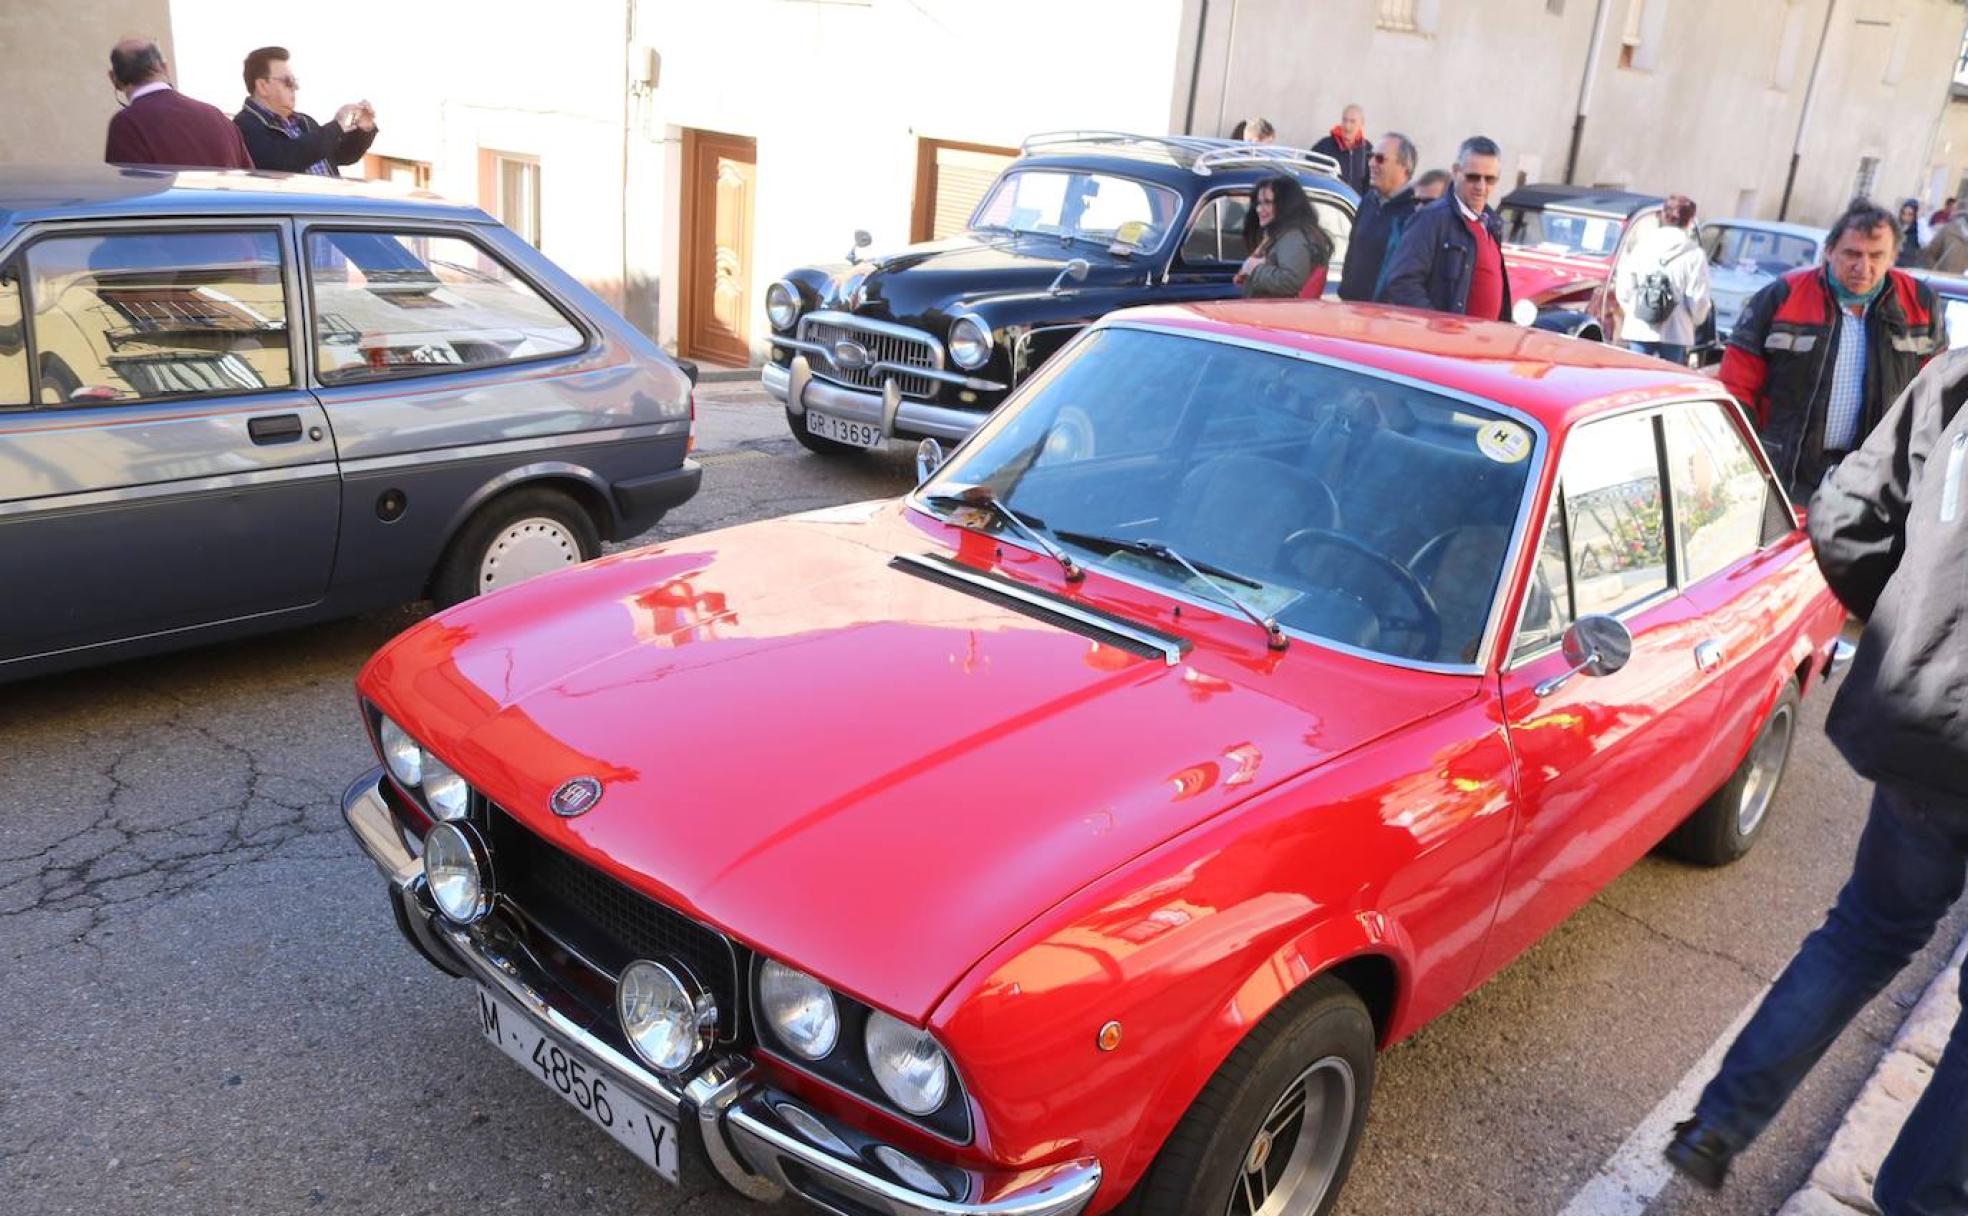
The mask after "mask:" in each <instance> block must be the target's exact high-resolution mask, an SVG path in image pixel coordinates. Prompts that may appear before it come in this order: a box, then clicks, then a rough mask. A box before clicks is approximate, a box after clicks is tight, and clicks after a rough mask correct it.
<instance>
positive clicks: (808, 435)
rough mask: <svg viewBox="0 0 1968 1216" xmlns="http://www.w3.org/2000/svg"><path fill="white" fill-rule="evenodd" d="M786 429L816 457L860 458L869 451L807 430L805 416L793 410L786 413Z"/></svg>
mask: <svg viewBox="0 0 1968 1216" xmlns="http://www.w3.org/2000/svg"><path fill="white" fill-rule="evenodd" d="M786 429H788V430H790V431H792V433H793V438H795V439H797V440H799V442H800V446H801V447H803V448H805V449H806V450H807V451H809V452H812V453H815V454H816V455H820V456H858V455H860V454H861V453H863V452H865V451H867V449H866V448H857V447H855V446H854V445H853V444H851V443H842V442H841V441H840V440H838V439H829V438H827V437H826V436H824V435H816V434H814V433H813V432H812V431H809V430H807V429H806V418H805V416H804V415H799V414H795V413H793V412H792V411H791V410H787V411H786Z"/></svg>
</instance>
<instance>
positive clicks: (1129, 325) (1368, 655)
mask: <svg viewBox="0 0 1968 1216" xmlns="http://www.w3.org/2000/svg"><path fill="white" fill-rule="evenodd" d="M1109 329H1132V330H1140V331H1142V332H1145V333H1157V334H1163V335H1167V336H1170V337H1176V338H1191V339H1195V340H1198V341H1204V342H1217V343H1220V344H1222V345H1225V346H1237V347H1243V348H1245V349H1247V350H1256V351H1263V352H1265V353H1267V354H1274V355H1284V356H1286V357H1288V358H1292V359H1297V360H1299V361H1300V362H1304V363H1311V364H1316V365H1317V366H1320V367H1330V368H1335V369H1337V370H1340V371H1346V372H1353V373H1355V374H1358V375H1362V376H1367V377H1370V378H1372V379H1376V380H1382V381H1385V382H1387V383H1389V384H1398V385H1401V386H1403V387H1406V388H1412V389H1416V390H1418V391H1420V392H1425V393H1430V394H1433V395H1435V396H1438V397H1444V398H1447V399H1449V400H1452V401H1461V402H1463V403H1465V404H1468V405H1474V406H1477V407H1479V408H1481V409H1484V410H1487V411H1489V412H1491V413H1493V414H1496V415H1498V416H1500V417H1504V418H1508V419H1510V420H1511V421H1513V422H1517V423H1520V424H1522V425H1523V426H1524V427H1525V429H1527V430H1528V431H1530V433H1531V436H1532V438H1533V439H1534V440H1535V443H1534V446H1533V447H1532V449H1531V454H1530V455H1529V456H1527V457H1526V458H1525V459H1526V461H1528V462H1531V463H1532V465H1533V471H1532V472H1531V473H1529V474H1527V475H1526V476H1525V478H1524V486H1523V488H1522V489H1521V490H1520V491H1518V501H1517V512H1516V515H1515V516H1514V523H1513V525H1512V527H1513V529H1514V531H1513V532H1512V534H1511V538H1510V547H1509V549H1508V550H1507V551H1506V552H1505V553H1504V558H1503V562H1502V564H1501V565H1500V567H1499V572H1498V575H1497V585H1496V588H1495V589H1494V590H1493V591H1492V592H1491V593H1490V609H1489V612H1488V613H1487V614H1486V615H1485V617H1484V625H1483V634H1482V637H1481V639H1480V640H1479V641H1478V642H1477V646H1476V658H1475V660H1474V661H1473V662H1469V663H1430V662H1425V661H1423V660H1420V659H1407V658H1401V657H1399V656H1397V655H1390V654H1381V653H1379V652H1377V651H1371V650H1363V649H1361V648H1360V647H1357V646H1351V645H1348V644H1347V643H1345V642H1340V641H1336V640H1334V639H1332V638H1325V637H1320V636H1319V635H1317V634H1313V633H1307V632H1306V631H1304V630H1302V629H1294V628H1290V627H1286V628H1285V631H1284V632H1285V636H1287V637H1290V638H1293V639H1295V640H1298V641H1303V642H1306V643H1308V644H1310V645H1314V646H1318V647H1320V648H1322V649H1326V650H1331V651H1334V652H1335V653H1338V654H1345V655H1351V656H1353V657H1355V658H1361V659H1367V660H1370V661H1372V662H1376V663H1384V664H1386V665H1388V666H1390V667H1398V668H1402V669H1404V670H1408V671H1422V672H1429V673H1431V674H1435V675H1452V676H1480V675H1482V674H1484V673H1485V672H1487V671H1488V670H1489V667H1490V661H1491V657H1492V655H1493V653H1494V652H1495V650H1496V648H1497V646H1498V644H1499V638H1500V636H1501V635H1502V630H1501V628H1500V625H1499V620H1498V618H1499V617H1501V616H1502V615H1503V604H1504V602H1505V600H1506V598H1507V596H1508V594H1509V591H1510V589H1511V587H1512V585H1513V583H1514V580H1513V579H1512V578H1511V577H1510V574H1511V572H1512V571H1513V570H1515V569H1516V568H1517V563H1518V560H1519V557H1520V556H1521V554H1522V551H1523V546H1524V544H1525V540H1524V530H1525V523H1526V517H1527V516H1529V514H1530V513H1531V507H1532V504H1533V503H1534V502H1535V500H1536V497H1537V484H1538V477H1537V474H1536V470H1540V469H1542V468H1543V467H1544V461H1545V460H1546V459H1547V453H1548V452H1549V451H1550V448H1551V438H1550V436H1549V435H1548V434H1547V433H1546V431H1545V429H1544V424H1543V423H1542V422H1540V421H1538V420H1537V419H1536V418H1535V417H1533V416H1532V415H1530V414H1529V413H1526V412H1525V411H1523V410H1520V409H1518V408H1517V407H1515V406H1512V405H1505V404H1504V403H1502V402H1500V401H1494V400H1491V399H1490V398H1487V397H1483V396H1480V395H1478V394H1476V393H1469V392H1464V391H1463V390H1461V389H1454V388H1449V387H1447V386H1445V385H1441V384H1436V383H1434V382H1432V381H1428V380H1420V379H1416V378H1415V377H1413V376H1406V375H1402V374H1401V373H1399V372H1390V371H1384V370H1382V369H1380V368H1374V367H1364V366H1362V365H1360V364H1357V363H1349V362H1346V361H1345V360H1342V359H1334V358H1330V357H1328V356H1325V355H1320V354H1315V353H1313V352H1312V351H1308V350H1303V349H1300V348H1298V347H1295V346H1287V345H1284V344H1281V343H1278V342H1270V341H1266V340H1264V339H1261V338H1251V337H1247V336H1244V335H1241V334H1222V333H1211V332H1208V331H1201V330H1193V329H1187V328H1183V327H1178V326H1173V325H1167V324H1162V323H1158V322H1153V321H1144V320H1137V319H1134V318H1120V319H1112V318H1110V319H1107V320H1102V321H1098V322H1095V323H1094V324H1092V325H1089V326H1088V327H1087V328H1086V329H1085V330H1083V331H1081V333H1080V335H1079V336H1078V337H1076V338H1074V339H1073V340H1072V341H1071V342H1069V343H1068V344H1067V345H1066V346H1065V347H1064V348H1063V349H1061V350H1060V351H1059V352H1058V353H1056V354H1054V355H1053V357H1052V358H1050V359H1048V360H1046V367H1047V368H1055V367H1064V366H1066V363H1067V361H1066V360H1065V358H1064V356H1065V355H1066V353H1067V352H1068V351H1070V350H1072V349H1073V348H1074V347H1076V346H1078V345H1079V344H1080V343H1081V342H1084V341H1086V340H1087V339H1088V338H1089V337H1090V336H1091V335H1093V334H1095V333H1099V332H1102V331H1105V330H1109ZM1043 382H1044V380H1043V379H1042V378H1041V377H1034V378H1033V379H1031V380H1029V381H1027V382H1026V384H1024V385H1020V386H1019V396H1018V397H1017V400H1019V401H1023V400H1024V396H1025V394H1026V393H1027V392H1028V391H1036V389H1033V388H1031V387H1030V386H1033V385H1038V384H1041V383H1043ZM1010 402H1011V399H1007V401H1006V403H1005V404H1007V405H1008V404H1010ZM1015 412H1016V411H1014V410H1008V409H1006V408H1005V406H1004V405H1000V406H999V407H998V409H997V410H996V411H995V412H994V413H993V414H992V416H991V418H990V420H989V421H987V422H986V423H985V424H984V425H983V426H981V427H978V428H977V430H976V431H974V432H972V433H971V437H970V438H969V439H968V440H965V442H964V447H968V446H970V444H972V443H979V442H983V441H984V439H983V437H984V436H985V434H986V433H987V432H989V433H991V434H995V433H996V432H997V431H998V430H999V429H1000V428H1001V427H1003V426H1004V425H1005V423H1006V421H1007V420H1008V419H1009V418H1010V417H1011V416H1012V415H1013V414H1014V413H1015ZM962 451H963V447H960V448H958V449H957V451H956V452H953V453H951V455H950V457H949V459H947V460H945V461H944V467H945V468H949V467H952V466H954V465H955V464H956V458H957V455H958V454H959V453H961V452H962ZM935 480H936V479H935V478H931V479H930V481H929V482H926V483H925V485H931V484H934V483H935ZM922 489H923V487H920V486H919V487H917V488H916V489H915V490H911V491H910V492H909V494H908V495H907V496H906V499H905V501H907V503H908V505H910V506H911V507H913V508H915V509H916V510H918V511H920V512H922V513H923V514H925V515H927V516H929V517H930V518H932V519H937V520H941V519H942V518H943V517H942V516H941V515H940V514H938V513H937V512H935V511H933V510H931V509H930V508H929V507H928V506H927V505H926V504H925V503H924V502H923V501H922V498H921V493H922ZM996 539H997V540H998V541H999V543H1001V544H1004V543H1009V544H1011V545H1013V546H1014V547H1016V548H1019V549H1023V550H1025V551H1026V552H1029V553H1034V554H1038V555H1039V556H1044V554H1042V553H1039V551H1038V550H1037V549H1034V548H1032V547H1031V546H1030V545H1027V544H1022V543H1020V542H1019V540H1018V538H1017V537H1015V536H1010V535H1002V536H997V537H996ZM1094 568H1095V569H1098V570H1099V571H1100V573H1101V574H1102V575H1104V576H1106V577H1108V578H1112V579H1114V580H1116V581H1118V582H1122V583H1126V584H1128V585H1129V586H1132V587H1137V588H1140V589H1141V590H1144V591H1148V592H1151V593H1153V594H1155V595H1159V596H1165V597H1167V598H1169V599H1174V600H1178V601H1180V602H1182V603H1185V604H1189V605H1193V606H1195V607H1198V608H1203V609H1207V610H1208V611H1210V612H1213V613H1217V614H1220V615H1234V614H1235V611H1236V610H1235V609H1233V608H1231V607H1230V606H1229V605H1228V604H1225V603H1223V602H1222V601H1221V600H1211V599H1203V598H1199V597H1197V596H1192V595H1189V594H1187V593H1184V592H1181V591H1177V590H1175V589H1173V588H1170V587H1168V586H1166V585H1165V584H1161V583H1151V582H1147V581H1144V580H1142V579H1139V578H1135V577H1132V576H1130V575H1128V574H1127V573H1126V572H1125V571H1118V570H1115V569H1113V568H1111V567H1107V566H1097V567H1094Z"/></svg>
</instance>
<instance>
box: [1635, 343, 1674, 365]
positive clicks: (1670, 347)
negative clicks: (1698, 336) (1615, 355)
mask: <svg viewBox="0 0 1968 1216" xmlns="http://www.w3.org/2000/svg"><path fill="white" fill-rule="evenodd" d="M1626 349H1628V350H1631V351H1638V352H1639V353H1641V354H1643V355H1653V356H1655V357H1656V358H1660V359H1665V360H1667V361H1668V362H1669V363H1679V364H1680V365H1681V366H1683V367H1686V366H1687V365H1688V348H1687V347H1685V346H1677V345H1675V344H1674V343H1672V342H1628V343H1627V344H1626Z"/></svg>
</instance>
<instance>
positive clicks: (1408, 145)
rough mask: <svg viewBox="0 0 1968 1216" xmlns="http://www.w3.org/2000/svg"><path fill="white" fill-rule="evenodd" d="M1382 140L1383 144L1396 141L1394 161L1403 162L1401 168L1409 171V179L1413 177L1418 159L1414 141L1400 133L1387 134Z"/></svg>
mask: <svg viewBox="0 0 1968 1216" xmlns="http://www.w3.org/2000/svg"><path fill="white" fill-rule="evenodd" d="M1380 139H1381V142H1382V143H1385V142H1387V141H1388V140H1390V139H1391V140H1393V141H1394V159H1396V160H1398V161H1400V162H1401V168H1403V169H1405V170H1406V171H1407V173H1408V176H1409V177H1413V176H1414V171H1415V161H1416V159H1417V157H1416V156H1415V146H1414V140H1412V139H1409V138H1408V137H1407V136H1405V135H1403V134H1401V133H1400V132H1399V131H1389V132H1388V133H1387V134H1385V135H1383V136H1381V137H1380Z"/></svg>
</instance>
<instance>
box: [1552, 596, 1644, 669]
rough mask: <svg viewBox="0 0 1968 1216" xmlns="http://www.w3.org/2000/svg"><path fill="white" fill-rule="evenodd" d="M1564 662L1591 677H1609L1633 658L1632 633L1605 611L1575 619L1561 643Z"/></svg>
mask: <svg viewBox="0 0 1968 1216" xmlns="http://www.w3.org/2000/svg"><path fill="white" fill-rule="evenodd" d="M1562 648H1563V650H1564V652H1565V661H1566V662H1567V663H1570V664H1571V665H1572V666H1573V667H1574V668H1576V669H1577V670H1579V671H1582V672H1584V673H1585V674H1586V675H1589V676H1609V675H1612V674H1613V673H1614V672H1616V671H1618V670H1619V669H1620V668H1622V667H1624V666H1626V661H1627V660H1628V659H1630V658H1632V657H1633V634H1632V633H1631V632H1630V631H1629V630H1628V629H1627V627H1626V625H1625V623H1623V622H1622V621H1620V620H1619V619H1618V618H1616V617H1610V616H1606V615H1605V614H1603V613H1597V612H1594V613H1589V614H1587V615H1585V616H1582V617H1580V618H1579V619H1578V620H1576V621H1573V622H1572V623H1571V625H1570V626H1569V627H1567V628H1566V630H1565V639H1564V642H1563V643H1562Z"/></svg>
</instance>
